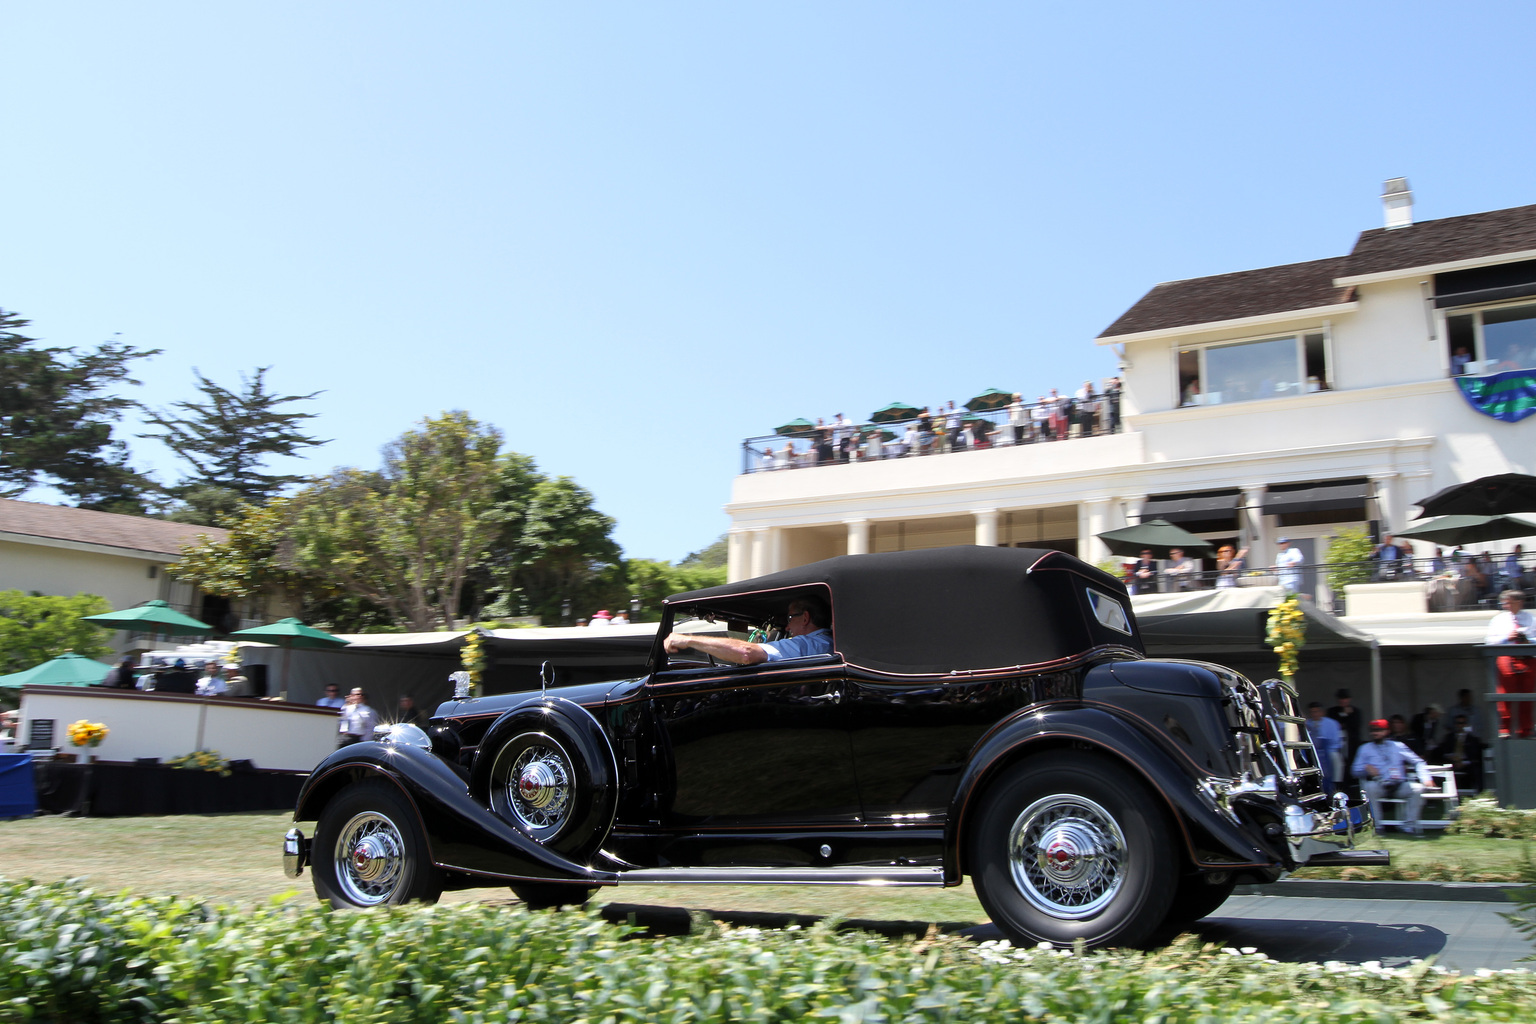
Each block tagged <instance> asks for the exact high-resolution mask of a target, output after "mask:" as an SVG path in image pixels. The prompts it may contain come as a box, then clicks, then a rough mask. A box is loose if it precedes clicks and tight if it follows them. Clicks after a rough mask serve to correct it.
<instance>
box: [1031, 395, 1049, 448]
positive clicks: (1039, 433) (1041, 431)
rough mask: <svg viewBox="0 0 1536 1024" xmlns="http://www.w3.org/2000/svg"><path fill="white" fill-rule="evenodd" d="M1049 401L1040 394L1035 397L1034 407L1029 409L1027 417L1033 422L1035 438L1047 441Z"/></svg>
mask: <svg viewBox="0 0 1536 1024" xmlns="http://www.w3.org/2000/svg"><path fill="white" fill-rule="evenodd" d="M1052 408H1054V407H1053V406H1052V405H1051V403H1049V402H1047V401H1046V400H1045V396H1044V395H1041V396H1040V397H1039V398H1037V399H1035V407H1034V408H1033V409H1031V410H1030V411H1029V418H1030V419H1031V420H1033V421H1034V424H1035V440H1036V441H1049V440H1050V439H1051V410H1052Z"/></svg>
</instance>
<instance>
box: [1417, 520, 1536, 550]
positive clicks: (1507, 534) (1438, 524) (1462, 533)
mask: <svg viewBox="0 0 1536 1024" xmlns="http://www.w3.org/2000/svg"><path fill="white" fill-rule="evenodd" d="M1394 536H1397V537H1408V538H1410V539H1412V540H1431V541H1434V542H1435V543H1436V544H1487V543H1489V542H1490V541H1496V540H1513V539H1515V538H1516V537H1536V523H1531V522H1527V521H1526V520H1524V519H1520V518H1517V517H1516V516H1441V517H1440V518H1439V519H1430V520H1426V521H1425V522H1422V523H1414V524H1413V525H1412V526H1406V527H1404V528H1403V529H1401V530H1398V531H1397V532H1396V533H1395V534H1394Z"/></svg>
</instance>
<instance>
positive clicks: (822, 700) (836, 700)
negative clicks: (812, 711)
mask: <svg viewBox="0 0 1536 1024" xmlns="http://www.w3.org/2000/svg"><path fill="white" fill-rule="evenodd" d="M806 699H807V700H809V701H812V702H813V703H816V704H841V703H842V702H843V691H841V690H833V691H832V692H831V693H818V694H816V695H815V696H814V697H807V698H806Z"/></svg>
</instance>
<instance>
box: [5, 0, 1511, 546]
mask: <svg viewBox="0 0 1536 1024" xmlns="http://www.w3.org/2000/svg"><path fill="white" fill-rule="evenodd" d="M1533 38H1536V5H1533V4H1530V3H1478V4H1466V5H1453V4H1446V3H1443V2H1441V3H1433V4H1431V3H1411V2H1397V3H1391V4H1338V3H1287V4H1268V5H1256V4H1201V5H1188V4H1158V5H1148V4H1141V3H1137V4H1129V3H1126V4H1103V3H1101V4H1051V5H1046V4H1034V5H1030V4H1023V3H964V4H949V3H946V4H940V3H930V4H914V3H899V2H897V3H892V2H880V3H854V2H838V3H830V4H829V3H789V2H776V3H772V4H766V3H758V4H749V3H728V4H721V3H693V4H684V3H664V2H663V3H645V4H635V3H610V4H604V3H584V4H550V3H539V4H532V3H508V2H482V3H472V2H466V3H456V4H432V5H428V4H400V3H380V2H370V3H339V2H327V3H321V4H314V3H302V4H301V3H287V2H275V3H262V4H226V3H214V4H210V3H206V2H200V3H190V2H189V3H159V2H154V0H145V2H143V3H134V4H123V3H117V2H113V3H106V2H100V3H71V2H68V0H51V2H49V3H30V4H29V3H20V2H12V3H6V4H4V5H3V6H0V39H3V45H4V53H5V60H4V65H3V79H0V81H3V86H0V88H3V93H0V126H3V135H0V138H3V140H4V141H3V146H4V159H3V160H0V197H3V203H4V207H5V211H4V218H3V225H4V228H3V238H4V244H3V247H0V307H4V308H6V309H9V310H12V311H14V312H16V313H19V314H21V315H22V316H25V317H27V318H29V319H30V320H32V322H33V326H32V333H33V334H34V335H37V336H40V337H42V338H44V339H45V340H46V341H47V342H49V343H51V344H59V345H73V346H81V347H86V346H92V345H94V344H96V343H98V342H100V341H103V340H106V339H108V338H111V337H112V336H114V335H120V336H121V338H122V340H124V341H126V342H128V343H131V344H133V345H137V346H140V347H145V348H162V349H164V350H165V352H164V354H163V355H161V356H159V357H157V358H156V359H154V360H153V361H152V362H149V363H147V364H144V365H143V366H142V377H143V379H144V383H145V386H144V387H143V388H140V389H137V394H138V396H139V397H140V398H142V399H143V400H144V401H146V402H148V403H149V404H151V405H155V406H164V405H166V404H167V403H169V402H171V401H173V400H175V399H177V398H183V397H191V395H192V384H193V378H192V368H193V367H194V366H195V367H198V368H199V369H201V370H202V371H203V372H204V373H206V374H208V375H210V376H211V377H213V378H214V379H215V380H218V381H221V382H224V383H228V384H233V383H235V382H236V381H237V380H238V377H239V374H240V373H241V372H242V371H244V372H249V371H250V370H251V369H252V368H253V367H255V366H258V365H268V364H270V365H271V366H272V367H273V370H272V372H271V375H270V378H269V380H270V382H271V383H272V384H273V385H274V386H275V387H277V388H279V389H282V390H284V391H288V392H307V391H312V390H320V389H323V390H324V391H325V394H324V395H323V396H322V397H321V398H320V399H319V400H318V401H317V402H315V403H314V405H313V408H314V410H315V411H317V412H319V413H321V418H320V419H319V420H318V421H315V424H316V425H315V429H316V430H317V431H318V432H319V433H320V434H321V435H322V436H325V437H329V438H334V439H335V440H334V441H333V442H332V443H331V444H329V445H327V446H326V447H325V448H322V449H319V450H318V451H316V452H314V453H313V454H312V455H311V457H310V458H309V459H308V460H307V461H305V462H303V463H301V464H299V465H298V466H297V467H292V468H296V469H297V471H302V472H316V473H318V472H323V471H325V470H328V469H329V468H331V467H332V466H336V465H360V466H370V467H371V466H376V465H377V464H378V450H379V448H380V446H381V445H383V444H384V443H385V442H387V441H388V440H390V439H391V438H393V437H396V436H398V435H399V434H400V433H401V432H402V431H404V430H406V429H408V428H409V427H410V426H411V425H412V424H413V423H414V422H416V421H417V420H419V419H421V418H422V417H423V416H426V415H435V414H437V413H439V412H441V411H443V410H445V409H451V408H462V409H466V410H468V411H469V412H470V413H471V414H473V415H474V416H476V417H478V418H480V419H482V420H485V421H489V422H492V423H495V424H496V425H498V426H499V427H500V428H501V429H502V430H503V431H505V433H506V436H507V441H508V444H509V446H510V447H512V448H514V449H516V450H519V451H522V452H526V453H528V454H530V455H532V456H534V457H535V458H536V459H537V461H538V463H539V465H540V467H541V468H542V469H543V470H544V471H546V472H548V473H551V474H566V475H570V476H573V477H575V478H576V479H577V480H578V481H579V482H580V483H581V484H583V485H585V486H586V487H588V488H590V489H591V490H592V491H593V493H594V494H595V495H596V498H597V504H598V506H599V507H600V508H601V509H602V510H604V511H605V512H607V513H609V514H610V515H612V516H614V517H616V518H617V520H618V523H619V526H618V531H617V535H618V539H619V541H620V542H621V543H622V544H623V546H624V548H625V551H626V553H627V554H629V555H631V556H642V557H655V558H667V559H676V558H680V557H681V556H683V555H684V554H686V553H687V552H689V551H690V550H694V549H696V548H699V547H702V546H704V545H705V544H708V543H709V542H710V541H712V540H713V539H714V538H715V537H716V536H717V535H718V534H719V533H720V532H721V531H722V530H724V528H725V527H726V525H727V521H726V517H725V516H724V514H723V512H722V511H721V506H722V505H723V504H724V503H725V502H726V501H727V500H728V498H729V494H730V484H731V479H732V476H733V474H734V473H735V472H736V470H737V467H738V466H739V450H738V445H739V443H740V440H741V439H742V438H743V437H745V436H747V435H751V434H757V433H761V432H765V431H767V430H769V429H771V428H772V427H773V426H774V425H775V424H777V423H781V422H784V421H786V420H789V419H792V418H794V417H797V416H807V417H811V418H815V417H816V416H827V417H829V418H830V417H831V416H832V414H834V413H837V412H846V413H848V414H850V415H851V416H854V417H857V418H863V417H864V416H867V415H868V413H870V412H871V411H873V410H874V409H876V408H878V407H879V406H881V405H884V404H885V403H887V402H889V401H892V400H898V399H899V400H902V401H906V402H912V403H916V404H931V403H934V402H938V401H942V400H946V399H951V398H953V399H956V400H962V401H963V400H964V399H965V398H967V397H969V396H970V395H972V394H975V393H977V392H979V391H981V390H983V389H984V388H987V387H999V388H1007V389H1015V390H1021V391H1025V392H1035V393H1038V392H1039V391H1041V390H1043V389H1045V388H1049V387H1052V386H1055V387H1063V388H1064V387H1068V386H1073V385H1075V384H1076V383H1078V382H1080V381H1081V380H1082V379H1083V378H1084V377H1087V376H1094V377H1099V376H1103V375H1105V374H1107V373H1111V372H1113V363H1112V359H1111V357H1110V355H1109V353H1108V352H1106V351H1104V350H1101V349H1098V348H1096V347H1095V346H1094V345H1093V338H1094V337H1095V336H1096V335H1097V334H1098V333H1099V332H1100V331H1101V330H1102V329H1103V328H1104V327H1105V326H1107V325H1108V324H1109V323H1110V322H1111V321H1112V320H1114V319H1115V317H1117V316H1118V315H1119V314H1120V313H1121V312H1122V311H1124V310H1125V308H1126V307H1127V306H1129V305H1130V304H1131V303H1132V302H1134V301H1135V300H1136V299H1137V298H1138V297H1139V296H1140V295H1141V294H1142V293H1143V292H1145V291H1146V290H1147V289H1148V288H1150V287H1151V286H1152V285H1153V284H1155V283H1157V282H1159V281H1164V280H1171V279H1176V278H1184V277H1194V276H1200V275H1205V274H1214V273H1223V272H1227V271H1235V270H1242V269H1248V268H1253V267H1262V266H1270V265H1274V264H1279V263H1289V262H1295V261H1300V260H1308V259H1316V258H1320V257H1325V256H1333V255H1338V254H1341V253H1343V252H1345V251H1347V250H1348V248H1349V246H1350V245H1351V243H1352V242H1353V239H1354V236H1355V234H1356V233H1357V232H1359V231H1360V230H1363V229H1366V228H1372V227H1377V226H1379V225H1380V224H1381V213H1380V204H1379V201H1378V198H1377V197H1378V194H1379V192H1380V186H1381V183H1382V181H1383V180H1384V179H1386V178H1388V177H1394V176H1399V175H1405V176H1407V177H1408V178H1409V180H1410V182H1411V184H1412V186H1413V188H1414V191H1415V195H1416V199H1417V208H1416V213H1417V216H1418V218H1419V219H1429V218H1434V217H1443V216H1452V215H1456V214H1463V213H1471V212H1474V211H1478V210H1488V209H1497V208H1500V207H1506V206H1519V205H1525V204H1527V203H1532V202H1536V175H1533V173H1532V170H1533V167H1536V131H1533V127H1536V126H1533V120H1536V81H1533V79H1536V61H1533V60H1532V59H1531V57H1530V43H1531V40H1532V39H1533ZM133 429H134V428H133V427H132V426H130V427H129V431H130V432H132V430H133ZM136 451H137V452H138V454H139V455H140V457H141V461H142V462H143V463H144V464H146V465H149V466H152V467H153V468H154V469H155V471H156V472H157V473H158V475H159V476H160V478H161V479H164V480H167V481H171V480H174V479H175V466H174V464H173V463H172V461H171V460H170V459H169V458H168V457H167V456H166V454H165V452H164V449H162V448H160V447H159V446H158V445H155V444H153V443H150V442H138V443H136ZM283 468H285V469H286V468H290V467H283Z"/></svg>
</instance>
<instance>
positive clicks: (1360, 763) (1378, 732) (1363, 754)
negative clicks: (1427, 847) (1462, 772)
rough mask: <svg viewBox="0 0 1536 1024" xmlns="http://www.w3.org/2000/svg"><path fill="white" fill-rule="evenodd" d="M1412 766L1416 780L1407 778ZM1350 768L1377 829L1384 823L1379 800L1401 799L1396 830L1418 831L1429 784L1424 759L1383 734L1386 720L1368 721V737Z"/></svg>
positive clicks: (1382, 826) (1385, 733) (1410, 833)
mask: <svg viewBox="0 0 1536 1024" xmlns="http://www.w3.org/2000/svg"><path fill="white" fill-rule="evenodd" d="M1410 769H1412V770H1413V772H1414V774H1415V775H1416V776H1417V780H1416V781H1415V780H1410V779H1409V778H1408V772H1409V770H1410ZM1350 771H1351V772H1353V774H1354V776H1355V778H1357V779H1359V780H1360V788H1361V789H1363V790H1364V791H1365V798H1366V799H1367V800H1369V801H1370V802H1371V817H1373V818H1375V819H1376V829H1377V831H1384V830H1385V829H1386V827H1387V826H1385V825H1383V824H1382V822H1384V821H1386V818H1385V816H1384V815H1383V814H1382V810H1381V801H1383V800H1397V799H1400V800H1402V801H1403V817H1402V823H1401V824H1400V825H1399V826H1398V828H1399V830H1400V831H1402V832H1405V833H1407V834H1408V835H1414V834H1416V833H1417V832H1418V831H1419V805H1420V804H1421V803H1423V796H1422V794H1423V792H1424V787H1425V786H1427V785H1429V771H1428V767H1427V766H1426V765H1425V764H1424V759H1423V758H1422V757H1420V756H1419V755H1418V754H1415V753H1414V752H1413V751H1411V750H1409V749H1408V748H1407V747H1406V746H1405V745H1403V744H1402V743H1399V742H1398V741H1397V740H1394V739H1392V738H1390V737H1389V736H1388V735H1387V722H1386V721H1385V720H1384V719H1380V718H1378V719H1376V720H1375V721H1374V722H1372V723H1371V741H1370V742H1369V743H1362V744H1361V745H1360V749H1359V751H1358V752H1356V754H1355V759H1354V761H1353V762H1352V763H1351V765H1350Z"/></svg>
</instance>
